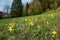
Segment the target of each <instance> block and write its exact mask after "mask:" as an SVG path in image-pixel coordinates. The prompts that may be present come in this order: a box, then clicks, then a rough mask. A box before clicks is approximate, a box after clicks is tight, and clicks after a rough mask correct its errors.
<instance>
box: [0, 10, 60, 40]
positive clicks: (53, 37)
mask: <svg viewBox="0 0 60 40" xmlns="http://www.w3.org/2000/svg"><path fill="white" fill-rule="evenodd" d="M0 40H60V12H57V11H54V10H53V11H49V12H45V13H43V14H40V15H35V16H27V17H18V18H10V19H4V20H0Z"/></svg>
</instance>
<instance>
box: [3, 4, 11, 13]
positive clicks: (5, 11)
mask: <svg viewBox="0 0 60 40" xmlns="http://www.w3.org/2000/svg"><path fill="white" fill-rule="evenodd" d="M3 12H4V13H7V14H9V12H10V6H9V5H8V4H6V5H5V6H4V8H3Z"/></svg>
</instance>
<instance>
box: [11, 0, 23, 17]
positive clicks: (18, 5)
mask: <svg viewBox="0 0 60 40" xmlns="http://www.w3.org/2000/svg"><path fill="white" fill-rule="evenodd" d="M10 13H11V16H12V17H18V16H22V13H23V6H22V1H21V0H14V1H13V3H12V7H11V12H10Z"/></svg>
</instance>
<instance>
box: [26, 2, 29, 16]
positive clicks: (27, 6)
mask: <svg viewBox="0 0 60 40" xmlns="http://www.w3.org/2000/svg"><path fill="white" fill-rule="evenodd" d="M28 8H29V3H28V2H27V4H26V10H25V13H26V15H27V16H28V15H29V14H28Z"/></svg>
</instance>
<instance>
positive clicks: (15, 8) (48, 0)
mask: <svg viewBox="0 0 60 40" xmlns="http://www.w3.org/2000/svg"><path fill="white" fill-rule="evenodd" d="M58 7H60V0H33V1H32V2H31V3H28V2H27V4H26V5H22V0H14V1H13V3H12V6H11V8H10V13H9V15H10V17H21V16H30V15H37V14H41V13H43V12H45V11H49V10H55V9H57V8H58ZM6 9H7V13H8V7H7V5H6Z"/></svg>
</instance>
